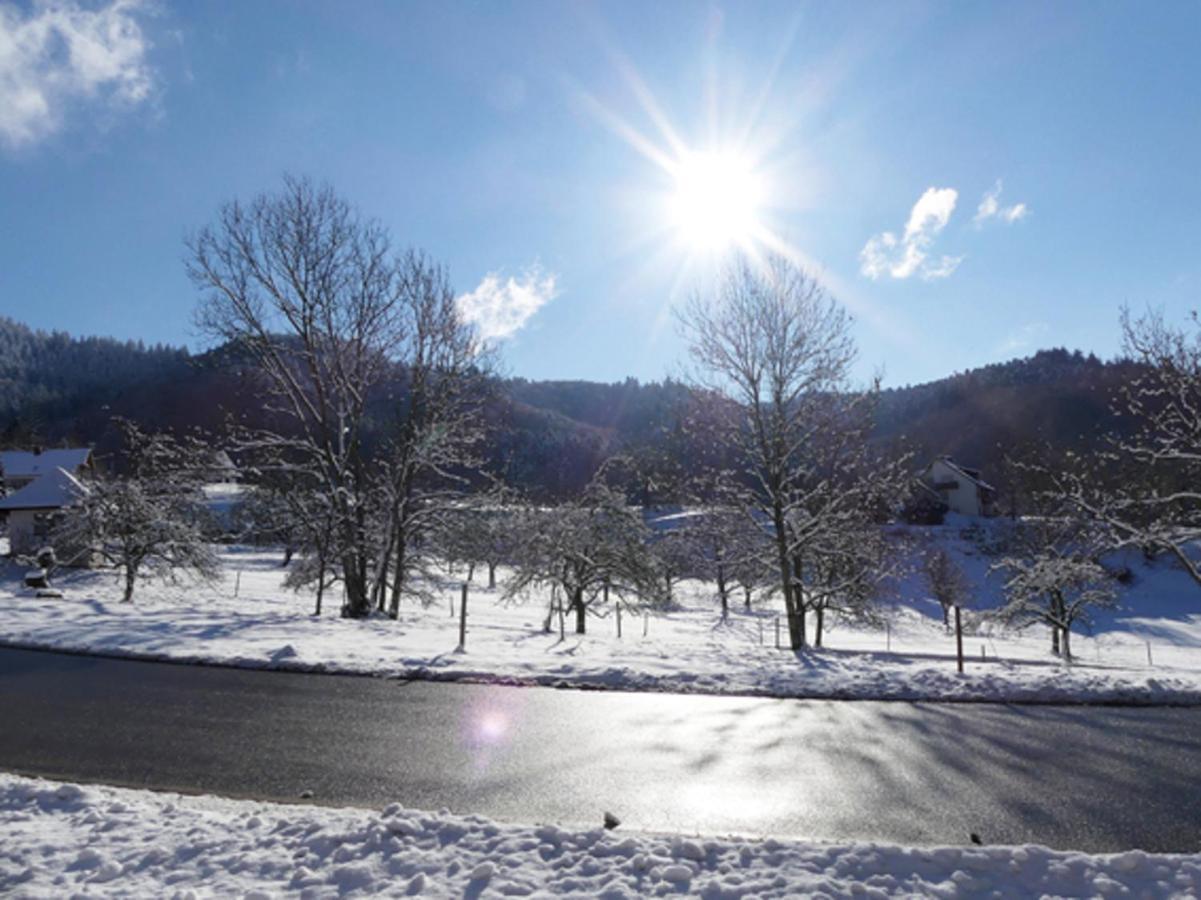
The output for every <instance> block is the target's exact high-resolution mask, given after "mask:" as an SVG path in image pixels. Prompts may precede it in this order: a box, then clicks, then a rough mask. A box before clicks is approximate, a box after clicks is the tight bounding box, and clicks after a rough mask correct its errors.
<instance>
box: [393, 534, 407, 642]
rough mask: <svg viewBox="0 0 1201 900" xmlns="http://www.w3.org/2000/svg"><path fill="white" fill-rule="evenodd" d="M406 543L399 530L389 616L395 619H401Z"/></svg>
mask: <svg viewBox="0 0 1201 900" xmlns="http://www.w3.org/2000/svg"><path fill="white" fill-rule="evenodd" d="M406 543H407V542H406V541H405V536H404V535H403V534H402V533H401V532H400V529H399V528H398V529H397V531H396V565H395V567H394V569H395V571H394V572H393V575H392V601H391V603H390V604H389V605H388V615H390V616H391V617H392V618H394V619H398V618H400V588H401V585H402V584H403V582H404V571H405V547H406Z"/></svg>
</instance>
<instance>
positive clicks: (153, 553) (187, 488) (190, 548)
mask: <svg viewBox="0 0 1201 900" xmlns="http://www.w3.org/2000/svg"><path fill="white" fill-rule="evenodd" d="M116 424H117V426H118V428H119V430H120V431H121V436H122V444H123V449H122V453H123V460H122V462H123V465H122V466H121V468H122V474H120V475H118V476H113V477H105V478H99V479H96V480H93V481H92V482H91V483H90V485H89V489H88V491H87V493H86V494H85V495H84V496H83V497H81V498H80V499H79V501H78V503H76V504H75V505H74V506H72V507H69V508H68V510H67V512H66V513H65V515H64V517H63V520H62V521H61V522H60V523H59V525H58V527H57V528H56V530H55V534H54V542H55V543H56V544H58V545H59V546H61V547H66V548H71V551H72V552H76V553H82V554H86V555H87V556H89V557H91V558H93V559H95V558H97V557H98V558H99V559H100V560H102V561H103V563H104V564H106V565H108V566H111V567H112V568H115V569H118V570H119V571H120V572H121V573H122V580H123V585H124V587H123V593H122V598H121V599H122V600H123V601H125V602H130V601H132V600H133V594H134V587H135V585H136V583H137V580H138V578H139V577H140V576H141V575H143V574H145V573H146V572H147V571H149V572H151V573H153V574H154V575H157V576H159V577H161V578H167V579H169V580H171V581H175V580H177V579H178V578H179V577H180V575H181V574H183V573H191V574H194V575H195V576H197V577H198V578H200V579H202V580H206V581H211V580H214V579H216V578H217V577H218V575H219V574H220V568H219V565H218V562H217V557H216V555H215V554H214V552H213V548H212V546H211V545H210V544H209V541H208V537H207V535H206V534H205V525H206V519H207V516H206V514H207V510H206V509H205V508H204V504H203V493H202V491H201V485H202V483H203V481H204V476H205V474H206V472H207V468H208V464H209V459H210V456H211V452H212V451H211V449H210V448H209V446H208V444H207V443H206V442H204V441H203V440H201V439H199V438H197V437H193V436H187V437H183V438H175V437H172V436H171V435H169V434H167V433H157V434H156V433H149V432H146V431H144V430H143V429H141V428H140V427H138V426H137V425H135V424H134V423H132V422H129V421H128V420H124V419H118V420H117V421H116Z"/></svg>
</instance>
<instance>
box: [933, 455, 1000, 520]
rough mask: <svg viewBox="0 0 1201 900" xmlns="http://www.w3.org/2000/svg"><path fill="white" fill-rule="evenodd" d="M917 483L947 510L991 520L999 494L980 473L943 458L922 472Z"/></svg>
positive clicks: (948, 458)
mask: <svg viewBox="0 0 1201 900" xmlns="http://www.w3.org/2000/svg"><path fill="white" fill-rule="evenodd" d="M918 483H919V484H921V486H922V487H923V488H924V489H925V490H926V491H928V492H929V493H930V494H931V495H933V496H934V497H937V498H938V499H939V500H940V501H942V503H944V504H945V505H946V507H947V509H948V510H949V511H951V512H954V513H959V514H960V515H964V516H991V515H992V514H993V503H994V501H995V500H996V497H997V490H996V488H994V487H993V486H992V485H991V484H988V483H987V482H985V481H983V480H981V478H980V470H979V469H969V468H968V467H967V466H961V465H959V463H957V462H955V461H954V460H953V459H951V457H949V456H940V457H938V459H936V460H934V461H933V462H932V463H930V465H928V466H926V468H925V469H924V470H923V471H922V473H921V474H920V475H919V476H918Z"/></svg>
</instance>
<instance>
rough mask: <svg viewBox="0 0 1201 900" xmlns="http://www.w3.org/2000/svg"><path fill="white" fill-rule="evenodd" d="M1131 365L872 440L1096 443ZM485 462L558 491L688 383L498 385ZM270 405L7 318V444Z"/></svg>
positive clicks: (985, 386) (235, 384)
mask: <svg viewBox="0 0 1201 900" xmlns="http://www.w3.org/2000/svg"><path fill="white" fill-rule="evenodd" d="M1134 371H1135V369H1134V366H1133V364H1132V363H1129V362H1126V361H1121V360H1118V361H1110V362H1107V361H1102V360H1100V359H1098V358H1097V357H1096V356H1093V355H1091V354H1089V355H1085V354H1082V353H1080V352H1079V351H1076V352H1071V351H1068V350H1064V349H1052V350H1041V351H1039V352H1038V353H1035V354H1034V355H1032V356H1029V357H1025V358H1022V359H1014V360H1011V361H1009V362H1004V363H994V364H991V365H987V366H982V367H980V368H977V369H971V370H968V371H966V372H961V373H956V374H953V375H950V376H947V377H946V378H941V379H938V380H936V381H931V382H927V383H925V384H918V385H910V386H905V387H897V388H888V389H885V390H883V391H882V392H881V394H880V402H879V407H878V410H877V423H876V429H875V434H874V438H875V440H877V441H879V442H881V444H882V445H885V446H891V445H897V446H898V447H899V446H902V445H903V446H904V447H905V448H907V449H909V450H911V451H912V452H914V453H915V455H917V456H918V457H921V458H926V457H930V456H932V455H935V454H941V453H946V454H950V455H952V456H954V457H956V458H957V459H960V460H962V461H964V462H966V463H968V464H970V465H972V466H975V467H977V468H980V469H982V470H983V472H984V474H985V477H986V478H987V477H988V474H989V472H990V471H993V470H995V469H996V468H997V467H999V465H1000V463H1001V461H1002V460H1003V458H1004V455H1005V453H1006V452H1009V451H1012V450H1014V449H1017V448H1019V447H1020V446H1023V445H1025V444H1029V443H1032V442H1047V443H1050V444H1051V445H1052V446H1055V447H1060V448H1062V447H1069V446H1070V447H1078V448H1081V449H1087V448H1088V447H1090V446H1094V445H1095V444H1096V442H1097V441H1098V440H1099V436H1100V435H1101V434H1102V433H1103V432H1105V431H1108V430H1111V429H1115V428H1120V427H1122V424H1123V423H1122V422H1121V421H1120V420H1119V419H1118V418H1117V417H1115V416H1114V415H1113V413H1112V412H1111V409H1110V399H1111V397H1112V395H1113V393H1114V391H1115V390H1116V389H1117V387H1118V386H1119V385H1120V383H1121V382H1122V381H1123V380H1124V379H1127V378H1129V377H1130V376H1131V375H1132V374H1133V372H1134ZM497 387H498V391H497V401H496V404H495V408H493V409H490V411H489V419H490V423H491V425H492V426H493V432H492V438H491V446H490V448H489V449H490V452H489V456H490V457H491V459H492V462H493V466H494V468H496V469H497V470H499V471H503V472H504V474H505V475H506V477H508V478H509V479H510V480H511V481H512V482H513V483H515V484H518V485H522V486H525V487H528V488H531V489H533V490H535V492H536V493H542V494H545V495H548V496H561V495H563V494H565V493H570V492H571V491H573V490H576V489H578V488H579V487H580V486H581V485H582V484H584V483H586V482H587V480H588V479H589V478H590V477H591V474H592V473H593V472H594V471H595V470H596V468H597V466H599V465H600V463H601V462H602V461H603V460H604V459H605V458H607V457H609V456H611V455H612V454H614V453H617V452H623V451H625V452H634V453H639V452H643V451H651V450H654V449H655V448H659V449H662V448H663V447H664V446H665V445H666V443H668V442H670V440H671V437H670V435H671V433H672V432H673V430H675V431H678V430H679V428H680V427H681V425H680V421H679V420H680V417H681V415H682V410H683V409H684V408H685V407H686V405H687V399H688V396H689V393H688V389H687V387H686V386H685V385H683V384H681V383H680V382H677V381H672V380H670V379H668V380H665V381H662V382H646V383H643V382H639V381H638V380H637V379H633V378H627V379H625V380H624V381H620V382H616V383H612V384H604V383H599V382H591V381H579V380H554V381H531V380H528V379H524V378H509V379H504V380H502V381H500V382H499V383H498V385H497ZM261 408H262V399H261V397H259V396H258V395H256V394H255V392H254V388H253V384H252V383H251V381H250V380H248V379H245V378H242V377H240V376H239V373H238V371H237V369H236V367H233V366H231V360H230V357H229V355H228V354H227V353H225V352H223V351H221V350H214V351H210V352H208V353H204V354H199V355H191V354H190V353H189V352H188V351H187V350H185V349H183V348H178V347H169V346H163V345H154V346H147V345H145V344H143V343H141V342H138V341H117V340H114V339H111V338H97V337H84V338H77V337H71V336H70V335H67V334H65V333H63V332H53V333H47V332H42V331H36V330H34V329H31V328H29V327H28V326H26V325H23V324H21V323H19V322H17V321H14V320H12V319H7V318H0V446H25V445H30V444H33V443H42V444H46V445H54V444H59V443H62V442H63V441H73V442H79V443H88V444H93V445H96V446H97V447H98V449H99V450H100V452H101V453H103V452H104V450H105V449H106V448H107V447H110V446H111V445H112V443H113V441H114V439H115V435H114V433H113V430H112V427H111V424H110V420H111V417H112V416H113V415H123V416H127V417H129V418H133V419H136V420H139V421H142V422H145V423H146V424H148V425H151V426H156V427H171V428H181V427H188V426H199V427H204V428H209V429H217V428H219V427H220V426H221V424H222V422H223V421H224V420H225V418H226V416H227V414H233V415H256V416H258V415H261Z"/></svg>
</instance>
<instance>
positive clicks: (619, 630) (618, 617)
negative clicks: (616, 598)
mask: <svg viewBox="0 0 1201 900" xmlns="http://www.w3.org/2000/svg"><path fill="white" fill-rule="evenodd" d="M617 639H618V640H619V641H620V640H621V604H620V603H618V604H617Z"/></svg>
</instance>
